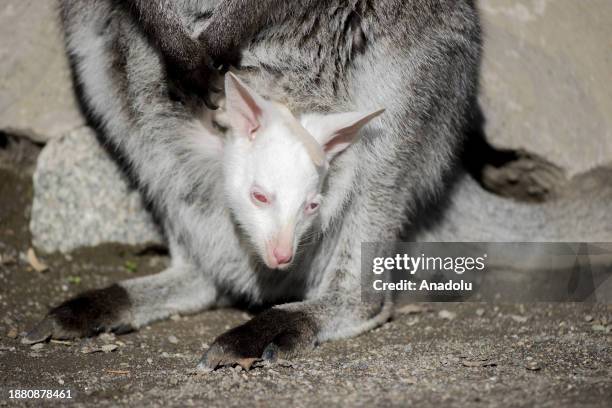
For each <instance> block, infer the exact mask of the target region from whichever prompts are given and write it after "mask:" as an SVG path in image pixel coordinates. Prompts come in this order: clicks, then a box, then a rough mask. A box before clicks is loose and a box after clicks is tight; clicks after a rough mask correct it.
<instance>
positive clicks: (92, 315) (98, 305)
mask: <svg viewBox="0 0 612 408" xmlns="http://www.w3.org/2000/svg"><path fill="white" fill-rule="evenodd" d="M129 306H130V300H129V297H128V294H127V292H126V291H125V289H123V288H122V287H121V286H119V285H112V286H110V287H108V288H105V289H99V290H92V291H88V292H84V293H82V294H80V295H78V296H77V297H75V298H73V299H70V300H68V301H66V302H64V303H62V304H61V305H59V306H58V307H56V308H53V309H52V310H51V311H50V312H49V313H48V314H47V316H46V317H45V318H44V319H43V320H42V321H41V322H40V323H38V324H37V325H36V327H34V329H32V330H31V331H30V332H29V333H28V334H27V335H26V336H25V337H24V339H23V342H24V343H28V344H34V343H40V342H42V341H45V340H47V339H49V338H54V339H71V338H76V337H87V336H93V335H95V334H98V333H101V332H105V331H115V332H119V333H124V332H127V331H130V330H131V327H130V326H129V324H128V323H126V315H127V314H128V313H129Z"/></svg>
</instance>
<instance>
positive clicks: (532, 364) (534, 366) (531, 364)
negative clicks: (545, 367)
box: [525, 361, 542, 371]
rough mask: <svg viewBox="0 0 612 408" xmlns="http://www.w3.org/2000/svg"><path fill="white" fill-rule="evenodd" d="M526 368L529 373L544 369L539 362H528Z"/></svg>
mask: <svg viewBox="0 0 612 408" xmlns="http://www.w3.org/2000/svg"><path fill="white" fill-rule="evenodd" d="M525 368H526V369H528V370H529V371H539V370H540V369H541V368H542V367H540V365H539V364H538V362H537V361H528V362H527V364H525Z"/></svg>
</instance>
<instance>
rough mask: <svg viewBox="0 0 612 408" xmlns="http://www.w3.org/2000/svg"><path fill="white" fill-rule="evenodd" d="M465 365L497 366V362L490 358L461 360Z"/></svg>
mask: <svg viewBox="0 0 612 408" xmlns="http://www.w3.org/2000/svg"><path fill="white" fill-rule="evenodd" d="M461 364H463V366H464V367H495V366H497V363H496V362H495V361H490V360H463V361H462V362H461Z"/></svg>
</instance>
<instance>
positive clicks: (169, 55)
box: [27, 0, 480, 368]
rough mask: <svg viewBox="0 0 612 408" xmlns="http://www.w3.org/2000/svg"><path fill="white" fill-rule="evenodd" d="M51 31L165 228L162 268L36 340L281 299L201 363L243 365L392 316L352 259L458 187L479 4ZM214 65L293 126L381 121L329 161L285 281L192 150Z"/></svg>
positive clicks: (208, 5) (307, 6)
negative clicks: (302, 118)
mask: <svg viewBox="0 0 612 408" xmlns="http://www.w3.org/2000/svg"><path fill="white" fill-rule="evenodd" d="M61 15H62V20H63V23H64V28H65V33H66V44H67V49H68V52H69V54H70V56H71V58H72V62H73V67H74V71H75V77H76V79H77V81H78V84H77V85H78V87H79V88H80V89H81V90H82V96H83V99H84V102H85V105H86V107H87V109H88V111H89V113H90V114H91V116H92V117H93V118H94V119H95V120H96V122H98V123H99V125H100V126H99V129H100V131H101V136H102V137H103V138H104V140H105V141H106V143H107V144H108V145H109V147H110V148H111V149H112V150H113V151H114V152H115V154H116V155H117V156H118V157H119V158H120V159H121V161H122V162H123V163H125V164H127V165H128V170H129V173H130V175H131V176H132V177H133V178H134V179H135V181H136V183H137V185H138V186H139V188H140V190H141V191H142V194H143V196H144V197H145V199H146V200H147V201H148V202H150V203H151V207H152V208H153V210H154V212H155V213H156V215H157V217H158V219H160V220H161V222H162V224H163V228H164V231H165V234H166V236H167V239H168V244H169V247H170V251H171V255H172V266H171V267H170V268H169V269H167V270H165V271H163V272H161V273H160V274H158V275H155V276H149V277H143V278H137V279H131V280H127V281H124V282H121V283H118V284H115V285H112V286H110V287H108V288H105V289H101V290H95V291H90V292H86V293H83V294H82V295H80V296H78V297H77V298H75V299H72V300H69V301H67V302H65V303H63V304H62V305H60V306H59V307H57V308H55V309H53V310H52V311H51V312H50V313H49V314H48V315H47V317H46V318H45V319H44V320H43V321H42V322H41V323H40V324H39V325H38V326H37V327H36V328H35V329H34V330H33V331H32V332H31V333H29V334H28V336H27V339H28V340H29V341H32V342H36V341H41V340H43V339H46V338H48V337H50V336H52V337H57V338H62V337H73V336H86V335H91V334H94V333H97V332H100V331H106V330H114V331H123V330H126V329H136V328H139V327H142V326H143V325H146V324H148V323H150V322H152V321H154V320H159V319H163V318H166V317H168V316H170V315H172V314H175V313H193V312H197V311H200V310H204V309H207V308H210V307H213V306H215V305H219V304H227V303H228V302H231V301H234V300H236V299H243V300H244V299H246V300H247V301H249V302H251V303H253V304H257V303H259V304H261V303H276V304H280V303H283V302H287V301H291V302H290V303H284V304H280V305H278V306H275V307H273V308H271V309H269V310H267V311H265V312H263V313H261V314H259V315H257V316H256V317H255V318H253V319H252V320H251V321H249V322H247V323H246V324H244V325H242V326H239V327H237V328H235V329H232V330H230V331H228V332H227V333H225V334H222V335H221V336H219V337H218V338H217V339H216V340H215V342H214V343H213V344H212V346H211V347H210V349H209V351H208V352H207V353H206V355H205V356H204V358H203V359H202V362H201V366H202V367H206V368H214V367H216V366H218V365H220V364H232V363H236V362H237V363H239V364H243V365H245V366H248V365H249V364H250V363H251V362H252V361H253V359H257V358H261V357H263V358H267V359H272V358H275V357H276V356H279V355H281V356H287V355H291V354H293V353H295V352H300V351H306V350H308V349H309V348H311V347H313V346H314V345H315V344H316V343H317V342H320V341H324V340H329V339H334V338H340V337H346V336H352V335H356V334H359V333H361V332H363V331H365V330H369V329H371V328H373V327H375V326H377V325H380V324H382V323H383V322H384V321H386V320H387V319H388V318H389V316H390V314H391V311H392V307H391V306H392V305H391V301H390V299H388V298H382V297H381V299H378V300H376V301H368V302H362V301H361V296H360V259H361V243H362V242H364V241H394V240H397V239H398V237H399V234H400V230H401V227H402V226H403V225H408V226H411V225H414V224H415V221H417V220H418V219H419V217H420V214H421V213H422V210H423V209H424V208H427V207H428V206H429V205H430V204H432V203H433V201H434V200H435V199H436V196H437V195H438V194H439V193H441V192H443V191H444V190H445V189H446V188H447V184H448V183H447V182H448V180H450V179H452V178H453V177H451V176H452V174H453V172H454V171H455V169H456V158H457V156H458V152H459V151H460V149H461V145H462V138H463V134H464V130H465V129H464V128H465V126H466V125H467V123H468V121H469V118H470V112H472V110H473V109H474V104H475V98H476V93H477V88H478V87H477V83H478V79H477V78H478V69H479V61H480V28H479V22H478V16H477V13H476V11H475V6H474V2H473V1H470V0H459V1H457V0H448V1H445V0H436V1H434V0H429V1H427V0H425V1H422V0H419V1H412V0H409V1H399V0H380V1H375V2H372V1H365V0H352V1H339V0H320V1H314V0H300V1H282V0H257V1H248V0H247V1H245V0H225V1H214V0H177V1H174V2H166V1H153V2H152V1H145V0H125V1H123V2H120V1H118V0H95V1H87V0H61ZM223 64H237V65H239V66H240V71H239V72H240V74H239V75H240V77H241V79H243V80H244V81H245V82H246V83H248V84H249V86H250V87H252V88H253V89H254V90H255V91H257V92H258V93H260V94H262V95H264V96H266V97H269V98H271V99H273V100H278V101H282V102H283V103H284V104H285V105H287V106H288V107H289V108H290V109H291V110H292V111H294V112H338V111H363V112H369V111H374V110H375V109H377V108H378V107H380V106H384V107H386V108H387V110H386V112H385V114H384V115H383V116H381V117H380V118H377V119H376V120H375V121H373V122H372V123H371V124H370V125H368V126H367V127H366V128H364V130H363V132H362V134H361V137H360V138H359V140H358V141H356V142H355V143H354V144H352V145H351V146H350V147H348V148H347V149H346V150H345V151H344V152H343V153H342V154H341V155H339V156H337V157H336V158H334V159H333V161H332V162H331V163H330V168H329V171H328V177H327V179H326V183H325V185H324V186H323V194H325V195H326V199H325V200H324V201H323V202H322V203H321V206H320V208H319V210H318V222H317V232H318V234H316V235H314V236H312V237H311V239H309V240H308V242H305V243H300V244H303V249H302V252H301V253H299V254H295V256H294V257H292V258H294V259H292V260H291V265H289V266H288V267H287V268H285V269H283V270H278V269H270V268H268V267H266V266H264V265H262V263H261V261H260V259H259V258H260V257H258V256H257V255H256V251H255V252H253V251H252V250H251V247H250V244H249V243H248V242H245V241H244V240H242V239H241V236H242V234H241V232H240V231H239V228H241V227H240V225H239V223H238V222H236V219H235V217H234V216H233V215H232V213H231V212H229V211H228V210H227V200H226V197H225V191H224V188H223V186H222V182H221V179H222V177H221V176H220V175H221V174H222V171H221V169H220V168H219V166H220V164H219V161H218V160H216V159H213V158H212V157H211V155H210V152H209V151H208V150H207V148H205V147H203V146H202V142H201V138H199V136H200V135H201V134H202V132H203V129H204V126H205V125H206V123H205V122H202V121H201V120H200V118H201V115H202V110H203V105H204V104H206V105H208V106H211V105H213V104H214V100H213V99H214V98H210V93H209V91H210V90H211V89H212V90H214V89H213V87H212V85H210V84H212V83H213V81H212V79H214V78H215V76H216V75H217V74H216V72H215V69H214V67H217V66H219V65H223ZM439 236H440V234H438V235H437V237H439ZM273 255H274V254H273ZM284 255H287V256H288V254H280V256H279V259H280V258H284ZM292 255H293V254H292ZM282 260H283V259H280V261H282ZM284 260H285V261H287V259H284ZM280 261H279V262H278V263H279V264H281V263H282V262H280ZM285 263H288V262H285ZM270 266H274V264H273V263H271V264H270Z"/></svg>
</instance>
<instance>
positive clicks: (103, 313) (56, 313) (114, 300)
mask: <svg viewBox="0 0 612 408" xmlns="http://www.w3.org/2000/svg"><path fill="white" fill-rule="evenodd" d="M217 298H218V292H217V290H216V288H215V286H214V285H213V283H212V282H210V280H209V278H207V277H206V275H205V274H203V273H201V271H199V270H197V269H196V268H194V267H192V266H191V265H185V264H182V265H175V266H171V267H170V268H168V269H166V270H164V271H162V272H160V273H158V274H156V275H151V276H144V277H140V278H134V279H129V280H126V281H123V282H120V283H116V284H113V285H111V286H109V287H107V288H104V289H94V290H90V291H87V292H83V293H81V294H80V295H78V296H76V297H74V298H72V299H70V300H67V301H65V302H64V303H62V304H60V305H59V306H57V307H55V308H53V309H52V310H51V311H50V312H49V313H48V314H47V316H46V317H45V318H44V319H43V320H42V321H41V322H40V323H39V324H38V325H37V326H36V327H35V328H34V329H33V330H32V331H30V332H29V333H28V334H27V336H26V337H25V341H27V342H28V343H38V342H41V341H45V340H47V339H48V338H55V339H67V338H75V337H84V336H91V335H95V334H97V333H100V332H108V331H113V332H117V333H124V332H127V331H131V330H135V329H138V328H140V327H142V326H144V325H146V324H147V323H150V322H153V321H156V320H161V319H164V318H167V317H169V316H171V315H172V314H176V313H195V312H198V311H201V310H203V309H206V308H210V307H211V306H213V305H214V304H215V303H216V301H217Z"/></svg>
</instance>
